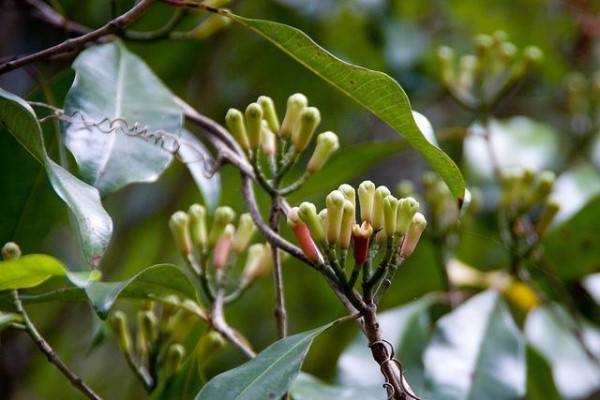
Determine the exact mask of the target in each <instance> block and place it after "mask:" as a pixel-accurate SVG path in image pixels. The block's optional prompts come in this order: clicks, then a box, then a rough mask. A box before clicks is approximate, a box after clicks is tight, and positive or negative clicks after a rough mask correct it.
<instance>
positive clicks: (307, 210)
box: [298, 201, 325, 244]
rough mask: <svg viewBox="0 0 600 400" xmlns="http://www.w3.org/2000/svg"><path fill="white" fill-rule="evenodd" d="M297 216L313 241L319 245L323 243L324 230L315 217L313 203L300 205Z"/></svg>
mask: <svg viewBox="0 0 600 400" xmlns="http://www.w3.org/2000/svg"><path fill="white" fill-rule="evenodd" d="M298 216H299V217H300V219H301V220H302V221H304V223H305V224H306V226H307V227H308V230H309V231H310V235H311V236H312V238H313V240H314V241H315V242H317V243H319V244H322V243H324V242H325V230H324V229H323V226H322V225H321V221H320V220H319V217H318V215H317V208H316V207H315V205H314V204H313V203H309V202H307V201H305V202H303V203H302V204H300V206H299V207H298Z"/></svg>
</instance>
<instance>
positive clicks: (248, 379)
mask: <svg viewBox="0 0 600 400" xmlns="http://www.w3.org/2000/svg"><path fill="white" fill-rule="evenodd" d="M337 322H338V321H334V322H331V323H329V324H326V325H323V326H321V327H319V328H316V329H313V330H311V331H308V332H303V333H299V334H296V335H293V336H288V337H286V338H284V339H280V340H278V341H277V342H275V343H273V344H272V345H270V346H269V347H267V348H266V349H265V350H263V351H262V352H260V354H258V355H257V356H256V357H255V358H253V359H252V360H250V361H248V362H247V363H245V364H243V365H241V366H239V367H237V368H234V369H232V370H229V371H227V372H224V373H222V374H220V375H217V376H216V377H214V378H213V379H211V380H210V381H209V382H208V383H207V384H206V386H204V388H202V390H201V391H200V393H198V395H197V396H196V400H214V399H219V398H223V399H228V400H242V399H243V400H256V399H279V398H281V396H283V394H284V393H285V392H287V391H288V389H289V387H290V385H291V384H292V382H293V381H294V379H296V376H298V373H300V368H301V366H302V362H303V361H304V358H305V357H306V354H307V353H308V350H309V349H310V345H311V344H312V342H313V340H314V338H315V337H317V336H318V335H319V334H320V333H322V332H323V331H325V330H326V329H328V328H330V327H331V326H333V325H334V324H336V323H337Z"/></svg>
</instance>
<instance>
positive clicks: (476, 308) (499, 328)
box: [424, 291, 526, 400]
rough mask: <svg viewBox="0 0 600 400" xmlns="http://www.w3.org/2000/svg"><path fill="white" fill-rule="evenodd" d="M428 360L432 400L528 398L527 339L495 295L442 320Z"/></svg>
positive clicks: (490, 293)
mask: <svg viewBox="0 0 600 400" xmlns="http://www.w3.org/2000/svg"><path fill="white" fill-rule="evenodd" d="M424 361H425V376H426V387H427V390H428V393H427V394H425V395H424V398H426V399H431V400H437V399H440V400H441V399H443V400H453V399H461V400H464V399H473V400H475V399H477V400H484V399H490V400H491V399H494V400H503V399H520V398H522V397H523V395H524V394H525V382H526V364H525V340H524V338H523V337H522V335H521V333H520V332H519V330H518V328H517V326H516V324H515V322H514V321H513V319H512V317H511V315H510V312H509V310H508V307H507V306H506V304H505V303H504V301H503V300H502V298H501V297H500V295H499V294H498V293H497V292H494V291H486V292H483V293H481V294H478V295H476V296H474V297H473V298H471V299H470V300H469V301H467V302H466V303H464V304H463V305H461V306H460V307H458V308H457V309H456V310H454V311H453V312H451V313H450V314H447V315H445V316H444V317H442V318H441V319H440V320H439V321H438V322H437V326H436V329H435V331H434V333H433V337H432V339H431V342H430V343H429V345H428V347H427V349H426V350H425V356H424Z"/></svg>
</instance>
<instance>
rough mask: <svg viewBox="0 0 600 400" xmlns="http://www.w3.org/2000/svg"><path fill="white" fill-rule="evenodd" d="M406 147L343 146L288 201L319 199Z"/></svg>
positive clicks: (382, 144)
mask: <svg viewBox="0 0 600 400" xmlns="http://www.w3.org/2000/svg"><path fill="white" fill-rule="evenodd" d="M405 148H406V142H404V141H400V140H398V141H394V142H380V143H360V144H355V145H352V146H343V147H342V149H341V150H340V151H339V152H338V153H336V154H334V155H333V157H332V158H331V160H329V161H328V162H327V163H326V164H325V166H324V167H323V169H322V170H321V171H319V173H318V175H319V176H321V177H323V176H326V177H327V179H320V178H319V176H315V177H313V178H311V179H309V180H308V181H307V182H306V183H305V184H304V185H302V186H301V188H300V190H298V191H297V192H294V193H292V194H291V195H290V196H289V198H290V200H291V201H292V202H293V203H296V202H299V201H303V200H305V199H307V198H309V197H311V196H317V195H318V196H320V195H322V193H328V192H330V191H331V190H333V189H336V188H337V187H338V186H339V185H341V184H342V183H347V182H350V181H352V180H353V179H355V178H356V177H358V176H360V175H361V174H363V173H364V172H365V170H366V169H367V168H369V167H370V166H372V165H375V164H377V163H379V162H381V161H383V160H384V159H386V158H388V157H390V156H392V155H394V154H397V153H398V152H399V151H401V150H403V149H405Z"/></svg>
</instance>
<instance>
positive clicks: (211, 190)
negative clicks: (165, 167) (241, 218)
mask: <svg viewBox="0 0 600 400" xmlns="http://www.w3.org/2000/svg"><path fill="white" fill-rule="evenodd" d="M179 144H180V147H179V150H178V153H179V157H180V160H181V162H183V163H184V164H185V166H186V167H187V168H188V170H189V171H190V173H191V174H192V177H193V178H194V181H195V182H196V185H197V186H198V190H200V193H201V194H202V197H203V198H204V203H205V204H206V207H207V208H208V209H209V210H210V211H214V209H215V208H217V206H218V205H219V201H220V198H221V177H220V175H219V173H218V172H215V173H214V174H213V175H212V176H210V177H208V176H207V175H206V173H207V166H211V165H212V157H211V155H210V153H209V152H208V150H207V149H206V147H204V144H203V143H202V142H201V141H200V139H198V138H197V137H196V136H194V135H193V134H192V133H191V132H189V131H187V130H183V131H182V133H181V139H180V140H179Z"/></svg>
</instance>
